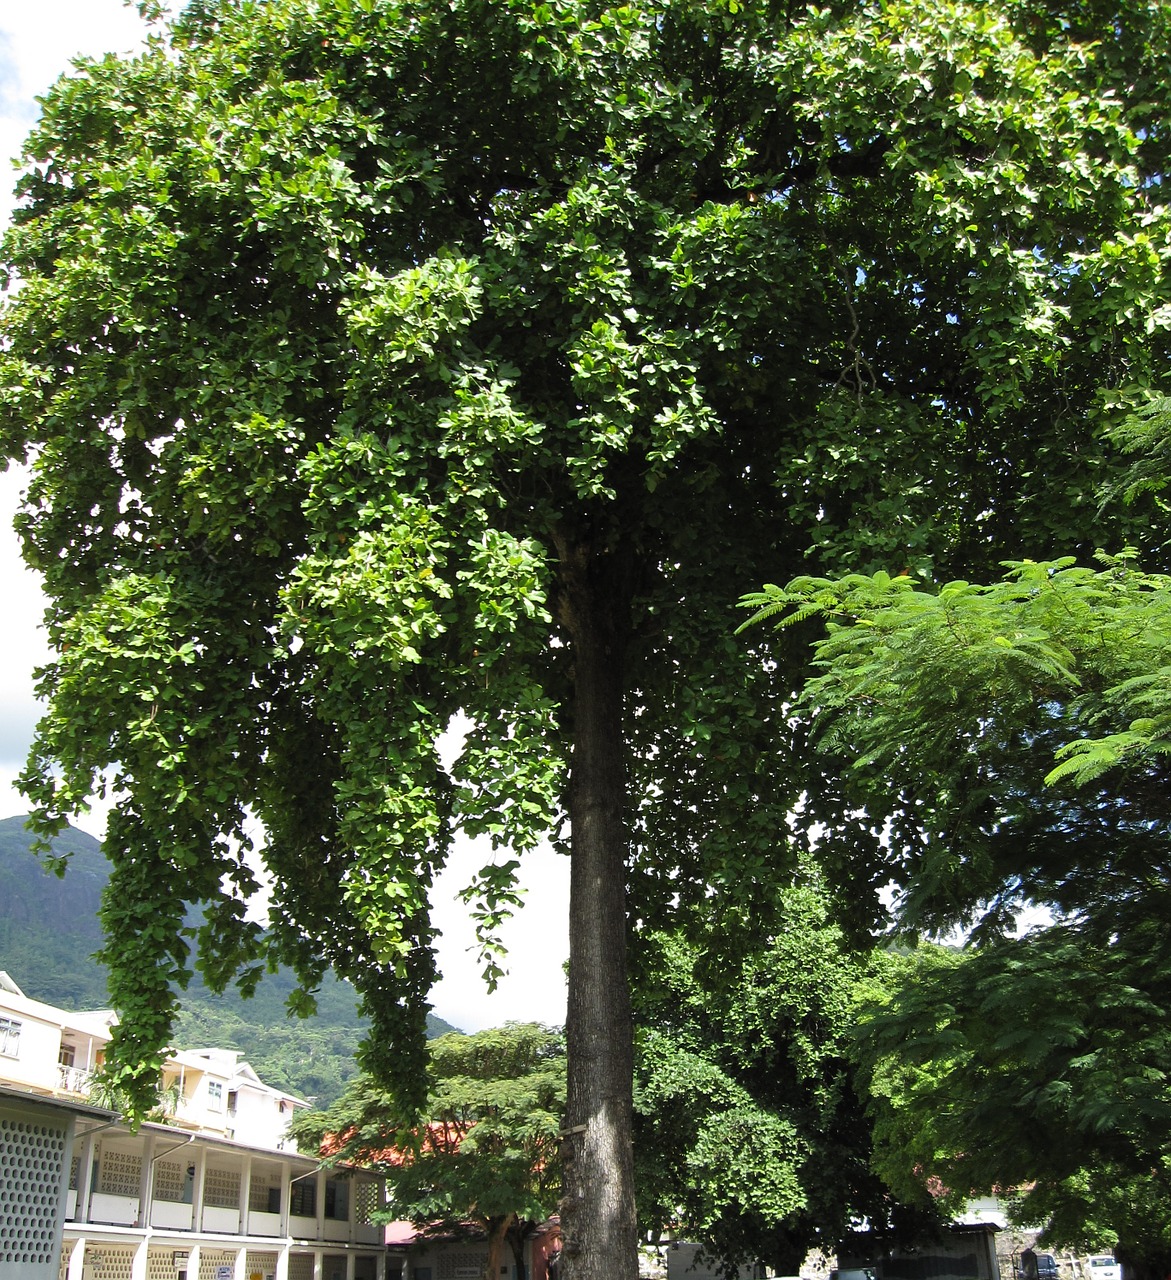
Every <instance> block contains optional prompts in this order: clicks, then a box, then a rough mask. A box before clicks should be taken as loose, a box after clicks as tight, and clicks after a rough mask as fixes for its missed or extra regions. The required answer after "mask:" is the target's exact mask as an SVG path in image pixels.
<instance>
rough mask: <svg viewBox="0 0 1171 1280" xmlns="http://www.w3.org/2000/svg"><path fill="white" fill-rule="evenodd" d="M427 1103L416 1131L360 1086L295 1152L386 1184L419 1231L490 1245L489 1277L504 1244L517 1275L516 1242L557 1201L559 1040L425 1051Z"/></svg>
mask: <svg viewBox="0 0 1171 1280" xmlns="http://www.w3.org/2000/svg"><path fill="white" fill-rule="evenodd" d="M429 1049H430V1072H429V1078H430V1081H431V1092H430V1096H429V1098H428V1100H427V1106H426V1108H425V1110H424V1112H423V1115H422V1118H421V1120H416V1118H415V1117H414V1116H412V1115H411V1114H410V1113H409V1112H408V1111H405V1110H404V1108H403V1107H402V1104H401V1100H400V1099H399V1098H398V1097H396V1096H395V1095H394V1094H392V1093H388V1092H387V1091H386V1090H385V1089H384V1088H380V1087H379V1085H378V1084H377V1082H375V1081H373V1080H371V1079H370V1078H369V1077H368V1076H362V1077H359V1079H358V1080H357V1081H355V1082H354V1083H352V1084H351V1085H350V1086H349V1087H348V1088H347V1090H346V1093H345V1096H344V1097H343V1098H342V1099H341V1100H340V1101H338V1102H337V1103H335V1104H334V1105H333V1106H332V1107H330V1108H328V1109H327V1110H324V1111H311V1112H304V1113H302V1114H301V1115H299V1116H297V1117H296V1118H295V1119H294V1121H293V1125H292V1129H291V1132H292V1135H293V1137H294V1138H295V1139H296V1140H297V1143H298V1145H299V1146H300V1147H301V1148H302V1149H303V1150H312V1151H314V1152H316V1151H321V1153H322V1154H323V1155H326V1156H327V1157H328V1158H329V1159H330V1160H331V1161H334V1162H336V1161H338V1160H343V1161H349V1162H354V1163H358V1164H362V1165H364V1166H371V1167H375V1168H377V1169H378V1170H379V1171H380V1172H381V1173H383V1174H384V1175H386V1178H387V1186H388V1189H389V1191H390V1196H391V1203H390V1210H389V1211H390V1212H391V1213H392V1214H393V1215H394V1216H395V1217H399V1218H406V1219H409V1220H410V1221H411V1222H413V1223H414V1224H415V1225H416V1226H417V1227H418V1228H419V1229H420V1231H422V1232H438V1233H448V1232H452V1231H454V1232H457V1233H458V1232H466V1231H467V1229H468V1226H469V1224H472V1223H474V1224H476V1225H478V1226H479V1227H480V1228H482V1230H483V1231H484V1233H485V1234H486V1235H487V1238H488V1268H487V1274H489V1275H492V1276H497V1275H499V1274H500V1255H501V1250H502V1249H503V1247H504V1245H505V1243H506V1242H507V1243H508V1244H509V1245H510V1247H511V1248H512V1251H513V1254H514V1256H515V1258H516V1261H517V1266H518V1269H519V1273H520V1274H522V1275H523V1271H524V1239H525V1235H526V1234H527V1232H528V1231H529V1229H530V1228H531V1227H532V1226H534V1225H535V1224H536V1223H538V1222H541V1221H543V1220H544V1219H545V1218H547V1217H548V1216H549V1215H550V1214H552V1213H553V1212H554V1211H555V1210H556V1207H557V1200H558V1196H559V1195H560V1190H561V1163H560V1145H561V1139H560V1136H559V1131H560V1126H561V1113H562V1110H563V1109H564V1106H565V1041H564V1038H563V1037H562V1036H561V1035H560V1034H559V1033H557V1032H553V1031H550V1030H548V1029H547V1028H544V1027H540V1026H537V1025H536V1024H532V1023H525V1024H521V1023H509V1024H508V1025H507V1026H505V1027H501V1028H498V1029H496V1030H492V1031H480V1032H477V1033H476V1034H475V1035H463V1034H461V1033H458V1032H453V1033H451V1034H449V1035H445V1036H440V1037H439V1038H438V1039H437V1040H433V1041H432V1042H431V1043H430V1046H429Z"/></svg>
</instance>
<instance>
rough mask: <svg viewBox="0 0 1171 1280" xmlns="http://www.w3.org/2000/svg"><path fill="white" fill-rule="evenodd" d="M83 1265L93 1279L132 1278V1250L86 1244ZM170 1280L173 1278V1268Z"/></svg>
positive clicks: (120, 1279)
mask: <svg viewBox="0 0 1171 1280" xmlns="http://www.w3.org/2000/svg"><path fill="white" fill-rule="evenodd" d="M85 1265H86V1269H87V1271H88V1272H89V1273H90V1274H92V1275H93V1277H94V1280H132V1273H133V1271H134V1250H133V1249H119V1248H118V1247H117V1246H116V1245H110V1244H98V1245H93V1244H88V1245H86V1247H85ZM171 1280H175V1273H174V1271H173V1270H172V1272H171Z"/></svg>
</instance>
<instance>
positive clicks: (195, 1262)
mask: <svg viewBox="0 0 1171 1280" xmlns="http://www.w3.org/2000/svg"><path fill="white" fill-rule="evenodd" d="M187 1280H199V1242H198V1241H196V1242H195V1243H194V1244H193V1245H192V1246H191V1252H190V1253H189V1254H188V1255H187Z"/></svg>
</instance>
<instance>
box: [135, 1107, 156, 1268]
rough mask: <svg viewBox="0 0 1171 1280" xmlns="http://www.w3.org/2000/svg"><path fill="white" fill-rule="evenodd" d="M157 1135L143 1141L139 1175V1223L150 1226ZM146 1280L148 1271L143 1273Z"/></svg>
mask: <svg viewBox="0 0 1171 1280" xmlns="http://www.w3.org/2000/svg"><path fill="white" fill-rule="evenodd" d="M154 1154H155V1136H154V1134H153V1133H147V1134H146V1135H144V1137H143V1141H142V1171H141V1173H140V1174H139V1175H138V1225H139V1226H140V1227H149V1226H150V1202H151V1193H152V1190H153V1187H154V1174H155V1161H154ZM142 1275H143V1280H146V1272H145V1271H144V1272H143V1273H142Z"/></svg>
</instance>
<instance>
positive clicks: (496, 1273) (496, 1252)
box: [485, 1214, 516, 1280]
mask: <svg viewBox="0 0 1171 1280" xmlns="http://www.w3.org/2000/svg"><path fill="white" fill-rule="evenodd" d="M515 1220H516V1215H515V1214H509V1215H508V1216H507V1217H504V1218H490V1219H489V1220H488V1266H487V1275H486V1277H485V1280H500V1271H501V1263H502V1262H503V1260H504V1246H505V1244H506V1243H507V1240H508V1228H509V1227H510V1226H511V1225H512V1223H513V1222H514V1221H515Z"/></svg>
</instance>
